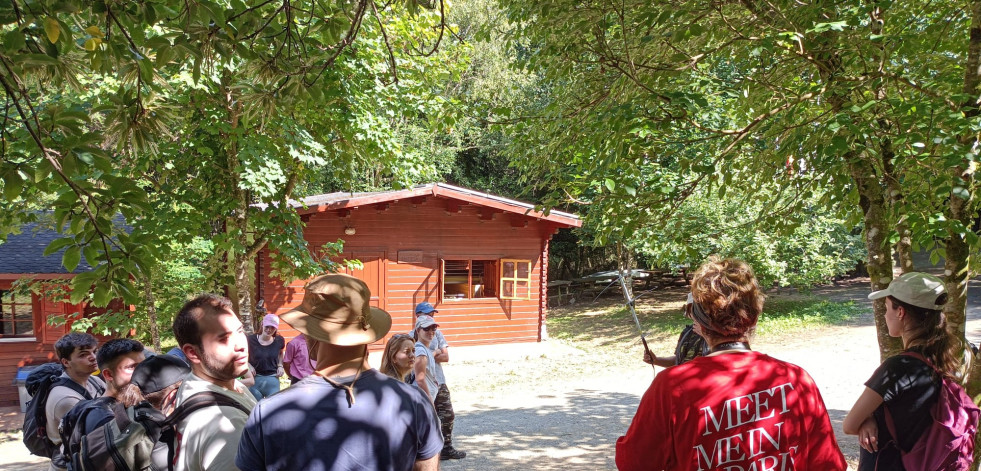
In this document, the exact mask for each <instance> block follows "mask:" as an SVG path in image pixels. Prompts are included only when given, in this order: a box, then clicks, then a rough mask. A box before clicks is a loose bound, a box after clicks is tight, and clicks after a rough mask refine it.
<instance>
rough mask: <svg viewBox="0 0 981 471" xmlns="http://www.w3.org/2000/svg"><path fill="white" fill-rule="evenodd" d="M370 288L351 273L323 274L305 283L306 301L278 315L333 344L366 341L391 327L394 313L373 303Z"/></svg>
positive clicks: (359, 343) (306, 333)
mask: <svg viewBox="0 0 981 471" xmlns="http://www.w3.org/2000/svg"><path fill="white" fill-rule="evenodd" d="M370 300H371V291H370V290H369V289H368V285H366V284H365V283H364V282H363V281H361V280H359V279H357V278H355V277H353V276H349V275H342V274H328V275H320V276H318V277H316V278H314V279H312V280H310V282H308V283H307V284H306V286H305V287H304V294H303V303H301V304H300V305H299V306H297V307H296V308H295V309H293V310H291V311H289V312H287V313H285V314H282V315H280V316H279V317H280V318H281V319H282V320H283V321H284V322H286V323H287V324H289V325H291V326H292V327H293V328H294V329H296V330H298V331H300V332H302V333H303V334H305V335H306V336H308V337H310V338H312V339H314V340H319V341H321V342H325V343H329V344H332V345H366V344H369V343H374V342H377V341H378V340H379V339H381V338H382V337H384V336H385V334H387V333H388V331H389V330H391V329H392V316H391V315H389V314H388V313H387V312H385V311H384V310H382V309H379V308H377V307H374V306H371V305H370Z"/></svg>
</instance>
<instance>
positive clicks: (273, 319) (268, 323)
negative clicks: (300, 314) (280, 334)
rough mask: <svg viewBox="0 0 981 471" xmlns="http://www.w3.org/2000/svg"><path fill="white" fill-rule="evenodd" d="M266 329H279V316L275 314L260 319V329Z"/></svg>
mask: <svg viewBox="0 0 981 471" xmlns="http://www.w3.org/2000/svg"><path fill="white" fill-rule="evenodd" d="M266 327H275V328H276V329H279V316H277V315H275V314H266V316H265V317H263V318H262V328H263V329H265V328H266Z"/></svg>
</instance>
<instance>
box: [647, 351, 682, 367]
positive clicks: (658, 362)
mask: <svg viewBox="0 0 981 471" xmlns="http://www.w3.org/2000/svg"><path fill="white" fill-rule="evenodd" d="M651 355H654V354H653V353H652V352H644V363H647V364H648V365H654V366H660V367H661V368H670V367H672V366H675V365H677V364H678V357H676V356H674V355H671V356H669V357H659V356H657V355H654V358H651Z"/></svg>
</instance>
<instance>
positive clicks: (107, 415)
mask: <svg viewBox="0 0 981 471" xmlns="http://www.w3.org/2000/svg"><path fill="white" fill-rule="evenodd" d="M115 403H116V399H115V398H111V397H97V398H95V399H90V400H85V401H80V402H79V403H78V404H75V407H72V409H71V410H70V411H68V413H67V414H65V416H64V417H63V418H62V419H61V424H59V425H58V433H60V434H61V454H62V455H63V456H64V457H65V458H66V459H70V458H71V456H72V455H74V454H75V453H78V449H79V445H80V444H81V442H82V437H84V436H85V434H86V433H87V431H86V422H88V421H89V418H90V417H92V414H93V413H101V415H102V416H103V418H102V420H101V423H99V424H98V426H101V425H103V424H105V423H106V422H108V421H110V420H112V417H113V413H114V411H113V404H115ZM69 468H70V467H69Z"/></svg>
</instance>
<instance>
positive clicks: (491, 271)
mask: <svg viewBox="0 0 981 471" xmlns="http://www.w3.org/2000/svg"><path fill="white" fill-rule="evenodd" d="M498 266H499V262H498V260H481V259H453V260H450V259H447V260H443V299H444V300H447V301H453V300H458V299H480V298H496V297H497V276H498Z"/></svg>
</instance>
